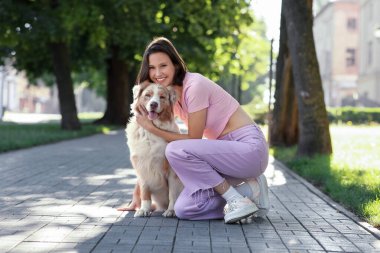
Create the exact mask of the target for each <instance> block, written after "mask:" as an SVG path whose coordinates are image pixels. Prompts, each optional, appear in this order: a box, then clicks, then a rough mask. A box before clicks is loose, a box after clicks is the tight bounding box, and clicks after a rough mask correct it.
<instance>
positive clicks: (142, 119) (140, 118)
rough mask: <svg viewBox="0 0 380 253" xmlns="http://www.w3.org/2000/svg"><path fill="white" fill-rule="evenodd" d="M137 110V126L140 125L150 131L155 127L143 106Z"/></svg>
mask: <svg viewBox="0 0 380 253" xmlns="http://www.w3.org/2000/svg"><path fill="white" fill-rule="evenodd" d="M136 110H137V112H138V114H137V115H136V121H137V124H139V125H140V126H141V127H142V128H144V129H146V130H148V131H150V129H152V128H153V127H154V125H153V122H152V121H151V120H150V119H149V118H148V111H147V110H146V108H145V107H144V106H142V105H139V106H138V107H137V108H136Z"/></svg>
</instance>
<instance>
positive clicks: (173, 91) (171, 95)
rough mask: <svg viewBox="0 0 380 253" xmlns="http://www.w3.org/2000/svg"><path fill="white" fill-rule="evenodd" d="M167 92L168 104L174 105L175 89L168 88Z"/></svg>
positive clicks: (175, 98) (175, 100)
mask: <svg viewBox="0 0 380 253" xmlns="http://www.w3.org/2000/svg"><path fill="white" fill-rule="evenodd" d="M168 90H169V98H170V103H171V104H172V105H174V104H175V102H177V93H176V92H175V89H174V88H173V87H172V86H169V87H168Z"/></svg>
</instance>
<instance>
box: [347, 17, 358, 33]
mask: <svg viewBox="0 0 380 253" xmlns="http://www.w3.org/2000/svg"><path fill="white" fill-rule="evenodd" d="M347 29H348V30H356V18H348V19H347Z"/></svg>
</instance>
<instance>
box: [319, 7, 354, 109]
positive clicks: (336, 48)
mask: <svg viewBox="0 0 380 253" xmlns="http://www.w3.org/2000/svg"><path fill="white" fill-rule="evenodd" d="M318 3H319V5H318V6H315V7H316V8H317V10H315V13H316V14H315V17H314V40H315V46H316V51H317V57H318V62H319V68H320V73H321V78H322V84H323V90H324V93H325V102H326V105H327V106H347V105H355V103H356V102H355V101H356V100H357V98H358V85H357V80H358V74H359V63H360V62H359V51H360V49H359V36H360V33H359V21H360V18H359V17H360V3H359V0H337V1H329V2H326V1H325V2H323V1H318Z"/></svg>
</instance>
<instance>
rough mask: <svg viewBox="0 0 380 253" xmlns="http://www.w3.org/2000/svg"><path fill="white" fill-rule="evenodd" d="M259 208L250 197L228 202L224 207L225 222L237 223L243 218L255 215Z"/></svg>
mask: <svg viewBox="0 0 380 253" xmlns="http://www.w3.org/2000/svg"><path fill="white" fill-rule="evenodd" d="M258 210H259V209H258V208H257V206H256V205H255V203H253V202H252V201H251V200H250V199H248V198H239V199H236V200H232V201H230V202H228V203H227V205H226V207H225V209H224V222H225V223H235V222H237V221H239V220H241V219H244V218H246V217H248V216H251V215H253V214H254V213H256V212H257V211H258Z"/></svg>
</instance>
